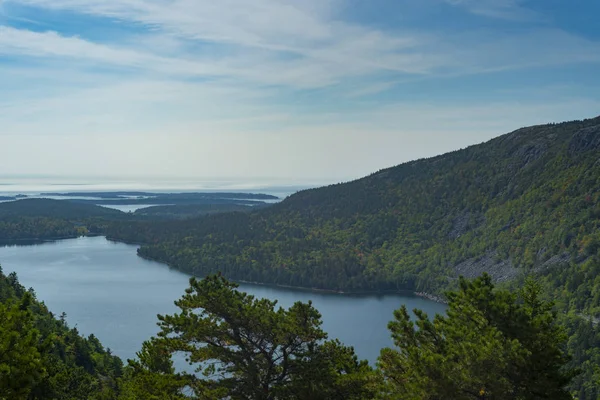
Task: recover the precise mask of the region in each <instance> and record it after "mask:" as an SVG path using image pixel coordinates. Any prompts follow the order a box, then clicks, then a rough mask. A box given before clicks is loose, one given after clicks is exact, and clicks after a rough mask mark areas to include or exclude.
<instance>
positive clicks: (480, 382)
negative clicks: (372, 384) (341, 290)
mask: <svg viewBox="0 0 600 400" xmlns="http://www.w3.org/2000/svg"><path fill="white" fill-rule="evenodd" d="M447 297H448V300H449V308H448V312H447V315H445V316H442V315H437V316H436V317H435V318H434V319H433V320H431V319H429V317H428V316H427V315H426V314H425V313H423V312H422V311H420V310H415V316H416V320H415V321H413V320H412V319H411V317H410V315H409V313H408V310H407V309H406V307H405V306H403V307H402V308H400V309H399V310H397V311H396V312H395V313H394V320H393V321H392V322H390V324H389V328H390V331H391V332H392V338H393V340H394V343H395V346H396V347H395V348H393V349H384V350H382V353H381V357H380V361H379V366H380V368H381V371H382V373H383V375H384V377H385V383H386V386H387V387H386V393H387V396H386V398H389V399H407V400H408V399H411V400H412V399H414V400H417V399H423V400H425V399H428V400H436V399H439V400H441V399H455V400H469V399H482V400H483V399H490V400H495V399H499V400H501V399H522V400H526V399H527V400H534V399H535V400H537V399H539V400H541V399H556V400H560V399H572V396H571V394H570V393H569V391H568V389H567V387H568V385H569V383H570V381H571V379H572V378H573V377H574V376H575V375H576V373H577V371H575V370H572V369H569V368H568V367H567V363H568V361H569V358H568V356H567V354H566V350H565V349H566V341H567V335H566V332H565V330H564V328H563V327H561V326H560V325H559V324H558V322H557V318H556V313H555V312H554V311H553V308H552V304H551V303H548V302H545V301H543V300H542V293H541V287H540V286H539V284H537V283H536V282H535V281H533V280H528V281H527V282H526V284H525V286H524V287H523V288H522V289H521V290H520V291H519V292H517V293H514V292H510V291H507V290H495V289H494V285H493V284H492V282H491V279H490V277H489V276H488V275H484V276H483V277H481V278H478V279H476V280H474V281H467V280H465V279H463V278H461V280H460V284H459V290H458V291H455V292H449V293H448V294H447Z"/></svg>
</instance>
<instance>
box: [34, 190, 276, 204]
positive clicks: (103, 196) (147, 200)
mask: <svg viewBox="0 0 600 400" xmlns="http://www.w3.org/2000/svg"><path fill="white" fill-rule="evenodd" d="M40 196H52V197H64V198H65V200H68V201H71V202H75V203H86V204H97V205H107V206H111V205H112V206H123V205H182V204H186V205H209V204H236V205H247V206H254V205H261V204H266V201H271V202H272V201H277V200H279V198H278V197H277V196H272V195H269V194H262V193H226V192H219V193H217V192H215V193H210V192H209V193H200V192H191V193H154V192H69V193H42V194H41V195H40Z"/></svg>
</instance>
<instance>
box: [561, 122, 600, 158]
mask: <svg viewBox="0 0 600 400" xmlns="http://www.w3.org/2000/svg"><path fill="white" fill-rule="evenodd" d="M591 150H600V125H595V126H590V127H589V128H584V129H582V130H580V131H579V132H577V133H576V134H575V135H573V138H572V139H571V142H570V143H569V151H570V152H571V153H581V152H584V151H591Z"/></svg>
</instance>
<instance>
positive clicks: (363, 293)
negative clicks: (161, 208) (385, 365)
mask: <svg viewBox="0 0 600 400" xmlns="http://www.w3.org/2000/svg"><path fill="white" fill-rule="evenodd" d="M119 243H123V242H119ZM137 255H138V257H140V258H143V259H144V260H147V261H152V262H156V263H160V264H163V265H166V266H167V267H169V268H173V269H175V270H177V271H179V272H183V273H185V274H189V275H191V276H194V277H196V278H201V277H200V276H196V275H194V274H191V273H189V272H186V271H183V270H181V269H180V268H177V267H175V266H173V265H171V264H169V263H166V262H164V261H162V260H158V259H155V258H152V257H149V256H145V255H142V254H140V253H137ZM228 279H229V278H228ZM230 280H231V281H232V282H235V283H242V284H248V285H257V286H266V287H274V288H282V289H294V290H299V291H304V292H313V293H329V294H335V295H356V296H374V295H381V296H384V295H411V296H415V297H420V298H424V299H427V300H430V301H433V302H435V303H439V304H448V302H447V301H445V300H444V299H443V298H442V297H441V296H437V295H434V294H430V293H426V292H415V291H412V290H371V291H343V290H335V289H319V288H309V287H303V286H291V285H281V284H276V283H264V282H253V281H246V280H242V279H230Z"/></svg>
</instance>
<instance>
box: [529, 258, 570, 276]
mask: <svg viewBox="0 0 600 400" xmlns="http://www.w3.org/2000/svg"><path fill="white" fill-rule="evenodd" d="M570 260H571V255H570V254H569V253H562V254H557V255H555V256H552V257H550V258H549V259H547V260H546V261H545V262H544V263H542V264H540V265H539V266H537V267H536V268H535V272H543V271H545V270H546V269H548V268H550V267H553V266H555V265H560V264H565V263H568V262H569V261H570Z"/></svg>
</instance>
